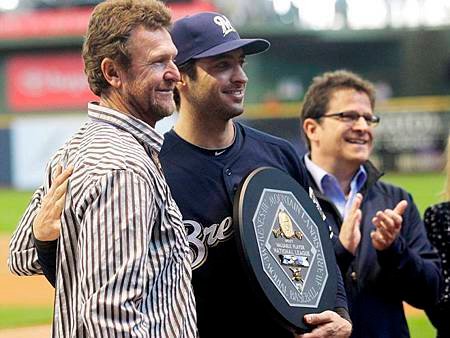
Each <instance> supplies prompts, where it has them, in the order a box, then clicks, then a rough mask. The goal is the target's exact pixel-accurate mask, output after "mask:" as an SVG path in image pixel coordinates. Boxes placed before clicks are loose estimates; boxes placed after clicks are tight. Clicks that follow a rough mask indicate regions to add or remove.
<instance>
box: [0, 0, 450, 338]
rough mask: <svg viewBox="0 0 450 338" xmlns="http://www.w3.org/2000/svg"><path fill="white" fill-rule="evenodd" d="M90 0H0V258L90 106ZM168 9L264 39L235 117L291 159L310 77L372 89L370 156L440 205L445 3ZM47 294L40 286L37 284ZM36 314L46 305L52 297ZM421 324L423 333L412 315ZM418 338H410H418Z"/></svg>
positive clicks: (197, 2) (447, 113) (448, 35)
mask: <svg viewBox="0 0 450 338" xmlns="http://www.w3.org/2000/svg"><path fill="white" fill-rule="evenodd" d="M98 2H100V1H96V0H0V187H3V188H4V189H2V190H0V216H2V217H0V238H3V239H2V240H1V241H0V249H1V251H4V250H6V246H7V238H8V237H9V236H10V233H11V231H12V230H13V229H14V227H15V223H16V222H17V217H18V216H19V215H20V214H21V213H22V211H23V208H24V207H25V205H26V203H27V199H28V198H29V197H30V193H29V191H32V190H34V189H35V188H36V187H37V186H38V185H39V183H40V182H41V180H42V176H43V171H44V167H45V162H46V160H47V159H48V157H49V156H50V155H51V154H52V153H53V151H54V150H56V149H57V148H58V147H59V146H60V145H61V144H63V142H64V141H65V140H66V139H67V137H68V136H69V135H70V134H71V133H73V132H74V131H75V130H76V129H77V128H78V127H79V126H80V125H81V124H82V123H83V121H84V120H85V109H86V102H87V101H89V100H92V99H95V97H94V96H93V94H91V93H90V92H89V89H88V86H87V82H86V80H85V77H84V73H83V67H82V62H81V57H80V49H81V44H82V40H83V34H84V32H85V29H86V26H87V21H88V17H89V14H90V12H91V9H92V6H94V5H95V4H97V3H98ZM165 2H166V3H167V4H168V5H169V7H171V9H172V13H173V17H174V19H177V18H179V17H182V16H184V15H187V14H189V13H194V12H197V11H203V10H213V11H219V12H222V13H224V14H226V15H227V16H228V17H229V18H230V19H231V21H232V23H233V24H234V26H235V27H236V28H237V29H238V30H239V32H240V33H241V36H244V37H264V38H266V39H268V40H270V41H271V43H272V48H271V49H270V50H269V51H268V52H267V53H265V54H262V55H256V56H251V57H249V62H248V65H247V72H248V75H249V78H250V82H249V86H248V87H247V94H246V113H245V114H244V116H243V117H242V119H243V120H244V121H245V123H248V124H250V125H253V126H255V127H257V128H259V129H262V130H265V131H268V132H270V133H272V134H275V135H278V136H281V137H284V138H286V139H288V140H290V141H292V142H293V143H294V145H295V146H296V148H297V150H298V152H299V154H301V153H303V152H304V151H305V149H304V146H303V144H302V141H301V135H300V131H299V123H298V114H299V110H300V105H301V100H302V98H303V95H304V92H305V90H306V88H307V87H308V85H309V83H310V81H311V79H312V78H313V76H315V75H316V74H318V73H321V72H323V71H327V70H334V69H338V68H345V69H349V70H352V71H355V72H358V73H360V74H361V75H363V76H365V77H366V78H368V79H369V80H371V81H372V82H374V83H375V84H376V87H377V93H378V105H377V113H378V114H380V115H381V117H382V122H381V124H380V126H379V127H378V128H377V134H378V136H377V142H376V151H375V154H374V156H373V160H374V161H375V162H376V163H377V165H378V166H379V167H380V168H381V169H383V170H384V171H386V172H388V173H391V175H388V178H389V177H392V179H393V180H394V181H395V182H397V183H400V184H403V186H405V185H406V186H405V187H406V188H409V189H412V191H413V195H414V196H415V198H416V199H417V198H418V196H417V195H420V197H419V199H421V200H420V203H419V204H420V207H421V208H422V210H423V208H424V207H426V206H427V205H428V204H431V203H435V202H437V201H438V197H437V196H438V193H439V191H440V189H441V187H442V183H443V177H442V175H441V174H440V171H441V170H442V167H443V156H442V153H443V150H444V147H445V140H446V138H447V136H448V135H449V126H450V95H449V93H450V91H449V89H450V0H364V1H362V0H209V1H208V0H173V1H165ZM175 118H176V114H175V115H174V116H173V117H172V118H168V119H166V120H164V121H162V122H161V123H159V124H158V128H159V129H160V130H161V131H164V130H167V129H168V128H170V126H171V125H172V123H173V121H174V120H175ZM392 173H395V174H392ZM410 173H414V176H408V175H409V174H410ZM405 175H406V176H405ZM430 182H433V183H430ZM408 184H411V186H407V185H408ZM424 190H426V191H424ZM424 193H425V195H423V194H424ZM5 215H8V216H7V217H5ZM4 258H5V256H0V259H2V262H1V263H0V266H2V268H1V269H0V278H1V277H2V276H5V275H7V272H5V271H4V266H5V261H4ZM19 280H20V281H19ZM25 280H27V282H28V283H32V282H33V283H34V282H35V280H34V279H25ZM14 281H15V282H14V283H18V284H17V285H21V286H20V288H23V289H27V288H28V287H29V286H27V284H20V283H23V282H22V281H21V279H14ZM40 281H41V282H43V281H42V280H40ZM0 285H2V286H3V284H2V283H1V282H0ZM28 285H30V284H28ZM46 287H47V286H46V285H45V282H44V283H42V284H40V285H39V288H42V289H45V288H46ZM45 290H46V289H45ZM47 291H48V295H50V296H48V297H50V298H49V299H51V290H46V291H45V292H47ZM43 292H44V291H43ZM45 292H44V293H45ZM17 297H18V296H17ZM6 298H8V297H6V293H5V291H4V290H3V291H2V295H1V297H0V318H7V314H10V316H11V317H14V318H16V319H8V320H9V321H10V323H17V318H21V319H24V312H26V313H33V310H29V311H23V310H20V309H22V307H23V306H24V305H23V304H16V305H14V304H12V303H10V302H9V303H8V302H6V301H5V299H6ZM8 299H9V298H8ZM45 302H47V303H45ZM39 306H44V308H45V309H51V300H50V301H49V300H48V299H47V300H45V301H44V305H42V304H40V305H39ZM17 309H19V310H17ZM33 309H35V307H34V308H33ZM37 312H39V311H37ZM14 313H18V315H14ZM32 317H33V316H32ZM8 318H9V317H8ZM33 318H36V316H34V317H33ZM5 320H6V319H5ZM5 320H4V321H5ZM41 321H42V320H41ZM41 321H39V320H38V321H37V322H36V321H33V320H25V324H24V323H20V321H19V322H18V323H17V325H27V324H33V323H40V322H41ZM45 321H47V322H48V311H47V315H44V322H45ZM419 321H420V323H422V322H423V323H424V325H425V326H427V325H429V324H428V323H427V321H426V319H425V318H424V317H423V315H421V314H420V316H419ZM2 325H3V327H5V325H6V326H11V325H8V324H7V323H6V324H2V323H0V329H1V328H2ZM14 325H16V324H14ZM412 325H413V326H414V325H416V324H412ZM420 330H421V331H420V332H421V333H420V334H416V335H415V336H414V333H413V337H426V336H427V335H426V334H425V335H424V333H423V332H424V331H423V330H424V329H423V328H422V329H420ZM426 330H428V331H427V332H432V329H430V328H427V329H426ZM0 333H1V331H0ZM429 334H430V335H429V336H430V337H431V336H432V333H429ZM0 335H1V334H0Z"/></svg>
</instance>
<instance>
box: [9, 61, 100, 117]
mask: <svg viewBox="0 0 450 338" xmlns="http://www.w3.org/2000/svg"><path fill="white" fill-rule="evenodd" d="M5 78H6V100H7V104H8V108H9V109H10V110H12V111H14V112H24V111H42V110H46V111H48V110H57V109H63V110H68V109H83V110H84V109H85V108H86V106H87V102H88V101H92V100H96V99H98V98H97V97H96V96H95V95H94V94H93V93H92V92H91V91H90V89H89V86H88V83H87V80H86V76H85V74H84V72H83V63H82V60H81V56H80V55H79V54H78V53H70V54H56V55H32V56H31V55H30V56H16V57H12V58H10V59H9V60H8V61H7V62H6V77H5Z"/></svg>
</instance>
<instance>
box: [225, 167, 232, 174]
mask: <svg viewBox="0 0 450 338" xmlns="http://www.w3.org/2000/svg"><path fill="white" fill-rule="evenodd" d="M225 174H227V176H231V169H229V168H228V169H226V170H225Z"/></svg>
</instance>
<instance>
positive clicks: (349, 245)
mask: <svg viewBox="0 0 450 338" xmlns="http://www.w3.org/2000/svg"><path fill="white" fill-rule="evenodd" d="M362 199H363V196H362V195H361V194H356V196H355V199H354V201H353V203H352V206H351V208H350V210H349V212H348V214H347V215H346V216H345V219H344V222H343V223H342V226H341V230H340V232H339V240H340V241H341V243H342V246H343V247H344V248H346V249H347V250H348V251H349V252H351V253H352V255H355V252H356V249H357V248H358V245H359V242H360V241H361V230H360V228H359V225H360V223H361V218H362V212H361V209H360V207H361V203H362Z"/></svg>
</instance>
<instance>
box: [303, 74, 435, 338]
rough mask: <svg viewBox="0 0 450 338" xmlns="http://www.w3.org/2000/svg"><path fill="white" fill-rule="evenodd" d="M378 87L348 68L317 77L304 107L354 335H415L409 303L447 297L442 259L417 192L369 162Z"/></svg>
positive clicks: (312, 167)
mask: <svg viewBox="0 0 450 338" xmlns="http://www.w3.org/2000/svg"><path fill="white" fill-rule="evenodd" d="M374 105H375V94H374V88H373V86H372V85H371V83H369V82H368V81H365V80H363V79H362V78H360V77H359V76H357V75H356V74H353V73H351V72H348V71H335V72H330V73H325V74H323V75H321V76H318V77H316V78H314V80H313V83H312V85H311V86H310V87H309V89H308V91H307V93H306V96H305V99H304V102H303V107H302V111H301V120H302V124H303V130H304V135H305V138H306V141H307V144H308V147H309V150H310V152H309V154H307V155H306V156H305V158H304V161H305V165H306V168H307V169H308V172H309V175H310V181H311V182H312V183H313V185H314V188H315V192H316V196H317V198H318V199H319V202H320V205H321V207H322V209H323V211H324V212H325V214H326V216H327V220H328V223H329V224H330V225H331V226H332V229H333V233H334V235H335V236H334V245H335V251H336V255H337V260H338V264H339V266H340V268H341V272H342V275H343V277H344V283H345V287H346V292H347V299H348V303H349V310H350V318H351V319H352V322H353V333H352V337H361V338H370V337H384V338H386V337H392V338H401V337H409V331H408V326H407V323H406V319H405V314H404V311H403V301H406V302H408V303H409V304H411V305H413V306H415V307H418V308H422V309H423V308H425V307H427V306H428V305H431V304H434V303H435V302H436V301H437V299H438V295H439V288H440V283H441V276H440V272H439V259H438V256H437V253H436V251H435V250H434V249H433V247H432V246H431V244H430V243H429V241H428V239H427V236H426V233H425V228H424V226H423V223H422V221H421V218H420V215H419V212H418V210H417V207H416V206H415V204H414V202H413V200H412V197H411V196H410V195H409V194H408V193H407V192H406V191H404V190H403V189H401V188H399V187H395V186H392V185H390V184H386V183H384V182H382V181H380V180H379V178H380V177H381V174H380V172H379V171H378V170H377V169H376V168H375V167H374V166H373V165H372V164H371V162H369V156H370V154H371V151H372V147H373V136H374V135H373V128H374V127H375V126H376V125H377V124H378V122H379V117H377V116H375V115H374V113H373V111H374Z"/></svg>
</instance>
